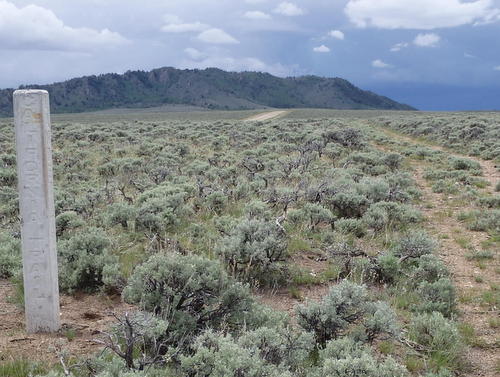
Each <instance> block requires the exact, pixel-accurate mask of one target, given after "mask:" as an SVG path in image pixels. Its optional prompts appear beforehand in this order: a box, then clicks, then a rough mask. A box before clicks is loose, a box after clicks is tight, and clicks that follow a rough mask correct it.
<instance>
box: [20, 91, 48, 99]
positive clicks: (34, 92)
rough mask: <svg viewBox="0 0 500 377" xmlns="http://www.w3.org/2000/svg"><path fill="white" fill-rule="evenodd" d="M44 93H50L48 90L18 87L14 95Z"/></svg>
mask: <svg viewBox="0 0 500 377" xmlns="http://www.w3.org/2000/svg"><path fill="white" fill-rule="evenodd" d="M37 94H38V95H44V94H49V92H47V91H46V90H42V89H18V90H15V91H14V96H15V97H17V96H30V95H37Z"/></svg>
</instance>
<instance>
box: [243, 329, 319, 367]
mask: <svg viewBox="0 0 500 377" xmlns="http://www.w3.org/2000/svg"><path fill="white" fill-rule="evenodd" d="M273 325H274V327H272V328H271V327H260V328H258V329H256V330H253V331H248V332H245V333H243V334H242V336H241V337H240V339H239V340H238V343H239V344H240V345H242V346H243V347H245V348H246V349H250V350H252V349H253V350H255V351H254V353H258V354H259V356H260V358H261V359H263V360H265V361H266V362H267V363H270V364H273V365H275V366H278V367H280V369H286V370H290V371H292V372H297V371H300V370H302V369H304V367H305V364H306V361H307V359H308V358H309V356H310V353H311V351H312V350H313V348H314V337H313V335H312V334H310V333H307V332H303V331H297V330H293V329H291V328H290V327H287V326H278V325H277V324H273Z"/></svg>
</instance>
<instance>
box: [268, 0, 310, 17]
mask: <svg viewBox="0 0 500 377" xmlns="http://www.w3.org/2000/svg"><path fill="white" fill-rule="evenodd" d="M274 13H278V14H282V15H283V16H288V17H293V16H301V15H303V14H304V13H305V12H304V10H303V9H301V8H299V7H298V6H297V5H295V4H294V3H289V2H288V1H284V2H282V3H280V4H279V5H278V6H277V7H276V8H275V9H274Z"/></svg>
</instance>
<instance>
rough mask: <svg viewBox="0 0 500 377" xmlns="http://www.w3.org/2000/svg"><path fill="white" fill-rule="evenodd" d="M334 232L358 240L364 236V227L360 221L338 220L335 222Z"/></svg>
mask: <svg viewBox="0 0 500 377" xmlns="http://www.w3.org/2000/svg"><path fill="white" fill-rule="evenodd" d="M335 230H337V231H338V232H340V233H344V234H353V235H354V236H356V237H358V238H361V237H363V236H365V235H366V226H365V224H364V223H363V221H361V220H360V219H339V220H337V221H335Z"/></svg>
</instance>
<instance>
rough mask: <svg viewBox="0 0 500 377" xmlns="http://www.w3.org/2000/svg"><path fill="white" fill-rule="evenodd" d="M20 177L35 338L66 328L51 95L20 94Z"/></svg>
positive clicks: (27, 294)
mask: <svg viewBox="0 0 500 377" xmlns="http://www.w3.org/2000/svg"><path fill="white" fill-rule="evenodd" d="M14 123H15V127H16V150H17V176H18V188H19V207H20V214H21V239H22V251H23V276H24V308H25V313H26V329H27V331H28V332H29V333H37V332H54V331H57V330H59V328H60V318H59V286H58V276H57V252H56V225H55V211H54V193H53V178H52V146H51V131H50V108H49V94H48V93H47V92H46V91H45V90H16V91H15V92H14Z"/></svg>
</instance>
